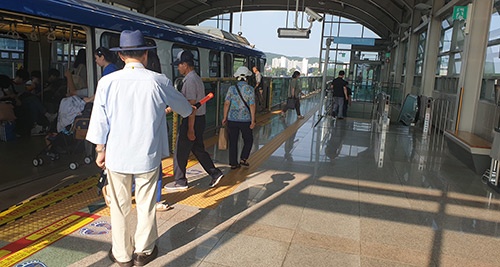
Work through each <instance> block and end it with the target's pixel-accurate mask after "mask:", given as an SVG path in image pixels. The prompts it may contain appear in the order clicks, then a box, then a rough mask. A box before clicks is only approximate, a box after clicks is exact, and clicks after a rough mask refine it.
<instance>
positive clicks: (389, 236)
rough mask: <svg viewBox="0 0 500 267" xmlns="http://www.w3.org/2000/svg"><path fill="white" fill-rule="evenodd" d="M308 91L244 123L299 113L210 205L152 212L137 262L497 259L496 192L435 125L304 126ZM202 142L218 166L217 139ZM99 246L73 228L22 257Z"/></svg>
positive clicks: (271, 123)
mask: <svg viewBox="0 0 500 267" xmlns="http://www.w3.org/2000/svg"><path fill="white" fill-rule="evenodd" d="M314 103H317V99H315V98H312V99H308V100H304V101H303V111H306V112H307V111H308V110H309V111H311V112H310V113H308V115H309V116H306V119H304V121H298V122H297V119H296V116H295V114H292V113H294V112H292V111H290V112H289V114H288V115H287V117H286V118H284V119H282V118H280V117H279V116H278V115H275V116H272V117H271V118H270V120H268V121H266V122H264V123H262V124H261V125H260V126H259V128H258V129H256V131H255V135H256V138H255V140H256V144H255V149H263V148H264V147H265V146H267V145H270V144H272V143H273V142H275V141H276V140H277V139H273V138H274V137H277V136H279V135H280V133H282V132H283V129H284V128H286V127H288V126H292V125H294V123H303V125H302V126H301V127H300V128H299V129H298V131H295V132H291V133H290V134H288V135H287V136H286V138H285V139H284V140H286V141H285V142H283V143H281V144H279V148H278V149H276V150H275V151H272V152H271V153H270V154H268V155H266V157H267V158H255V157H254V158H252V157H251V160H250V163H252V162H262V164H260V165H258V166H252V168H251V169H252V171H251V172H248V173H247V179H246V180H245V181H244V182H243V183H241V184H240V185H239V186H238V187H237V188H236V190H235V191H234V192H233V193H232V194H230V195H229V197H227V198H225V199H224V200H223V201H222V202H221V204H219V205H218V206H217V207H216V208H215V209H200V208H197V207H192V206H187V205H181V204H174V207H175V208H174V209H172V210H170V211H167V212H162V213H158V214H157V215H158V217H157V219H158V225H159V226H158V227H159V233H160V238H159V240H158V246H159V256H158V258H157V259H156V260H154V261H153V262H151V263H150V264H149V265H148V266H203V267H206V266H238V267H240V266H245V267H246V266H266V267H267V266H314V267H319V266H500V253H499V249H500V238H499V236H500V225H499V223H500V199H499V195H498V194H497V193H495V192H494V191H493V190H492V189H491V188H490V187H488V186H487V185H485V184H483V183H482V181H481V177H480V175H477V174H475V173H474V172H473V171H472V170H470V169H469V168H467V167H466V166H465V165H463V164H462V163H461V162H460V161H458V160H457V159H455V158H454V157H453V155H450V154H449V153H448V151H447V148H446V145H445V144H444V143H443V139H442V137H441V136H429V137H427V138H423V137H422V134H421V133H419V130H418V129H417V128H410V127H406V126H399V125H391V126H390V127H389V129H388V131H387V132H381V131H380V130H378V129H377V128H378V127H377V126H376V125H374V124H372V122H371V121H369V120H362V119H355V118H348V119H346V120H338V121H334V120H331V119H329V118H324V119H323V120H322V121H321V122H320V123H319V124H318V125H317V126H316V127H313V125H314V124H315V122H316V119H317V114H312V112H313V110H314V108H315V106H314ZM306 112H303V113H306ZM295 125H296V124H295ZM281 137H283V136H281ZM384 141H385V142H384ZM208 150H209V151H210V152H211V153H212V154H213V155H214V157H215V159H216V161H217V162H218V163H217V165H219V166H221V167H222V168H224V171H225V172H226V173H227V172H229V168H227V164H225V163H226V162H227V151H218V150H217V149H216V148H213V147H210V148H208ZM254 155H256V154H255V151H254ZM260 157H262V156H261V155H260ZM192 169H193V170H194V171H193V173H196V172H195V171H196V170H201V168H200V166H198V165H196V166H194V167H193V168H192ZM240 171H241V170H240ZM242 173H245V172H242ZM198 176H200V175H198ZM205 180H206V179H205ZM167 200H168V194H167ZM99 221H109V218H107V217H106V216H103V217H101V218H99ZM0 229H1V228H0ZM27 234H28V233H27ZM110 246H111V237H110V234H109V233H108V234H102V235H93V236H84V235H81V234H79V232H78V231H77V232H75V233H73V234H71V235H69V236H67V237H65V238H63V239H61V240H60V241H58V242H56V243H54V244H53V245H51V246H50V247H48V248H46V249H44V250H42V251H40V252H38V253H36V254H34V255H32V256H31V257H29V258H28V259H26V260H25V262H27V261H29V260H38V261H40V262H43V263H45V264H46V265H47V266H68V265H70V266H111V265H112V263H111V261H110V260H109V259H108V258H107V252H108V250H109V248H110ZM0 265H1V264H0Z"/></svg>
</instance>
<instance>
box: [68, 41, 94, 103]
mask: <svg viewBox="0 0 500 267" xmlns="http://www.w3.org/2000/svg"><path fill="white" fill-rule="evenodd" d="M85 55H86V53H85V49H84V48H82V49H80V50H78V54H77V55H76V58H75V62H74V63H73V68H72V69H70V68H68V69H67V70H66V72H65V73H64V76H65V77H66V81H67V86H68V96H72V95H79V96H81V97H86V96H87V95H88V94H87V88H88V86H87V63H86V56H85Z"/></svg>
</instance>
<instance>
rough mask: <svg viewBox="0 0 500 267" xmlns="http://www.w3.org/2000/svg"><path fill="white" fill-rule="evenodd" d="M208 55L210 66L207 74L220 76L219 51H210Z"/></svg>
mask: <svg viewBox="0 0 500 267" xmlns="http://www.w3.org/2000/svg"><path fill="white" fill-rule="evenodd" d="M208 57H209V59H208V60H209V62H208V64H209V66H210V71H209V75H210V77H220V52H217V51H210V55H209V56H208Z"/></svg>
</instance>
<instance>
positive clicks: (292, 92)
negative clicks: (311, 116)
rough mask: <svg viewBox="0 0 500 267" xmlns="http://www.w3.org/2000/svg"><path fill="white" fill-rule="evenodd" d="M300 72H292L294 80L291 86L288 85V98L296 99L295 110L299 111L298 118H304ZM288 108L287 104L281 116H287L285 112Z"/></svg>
mask: <svg viewBox="0 0 500 267" xmlns="http://www.w3.org/2000/svg"><path fill="white" fill-rule="evenodd" d="M299 78H300V72H299V71H294V72H293V74H292V80H291V81H290V86H289V87H288V98H290V97H291V98H293V99H294V101H295V112H297V119H303V118H304V116H302V115H301V114H300V93H301V85H300V80H299ZM287 110H288V107H287V105H285V107H284V108H283V110H282V111H281V117H285V114H286V112H287Z"/></svg>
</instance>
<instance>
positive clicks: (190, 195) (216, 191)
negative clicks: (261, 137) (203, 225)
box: [166, 108, 317, 209]
mask: <svg viewBox="0 0 500 267" xmlns="http://www.w3.org/2000/svg"><path fill="white" fill-rule="evenodd" d="M316 111H317V108H313V109H312V110H310V111H309V112H308V113H307V115H306V116H305V117H306V118H305V119H303V120H297V121H296V122H295V123H294V124H292V125H290V126H289V127H287V128H286V129H285V130H284V131H283V132H282V133H280V134H279V135H278V136H276V137H275V138H274V139H273V140H272V142H269V143H267V144H266V145H265V146H263V147H262V148H260V149H259V150H258V151H257V152H255V153H253V154H252V155H250V158H249V159H248V162H249V163H250V167H249V168H241V169H238V170H236V171H231V172H229V173H228V174H226V175H225V177H224V178H223V179H222V180H221V182H220V185H219V186H217V187H216V188H211V189H206V188H200V187H196V186H193V187H190V188H189V189H188V190H185V191H181V192H169V193H168V194H167V197H166V199H167V201H168V202H169V203H181V204H185V205H189V206H195V207H199V208H211V209H213V208H215V207H216V206H217V205H218V204H219V203H220V202H221V201H222V200H224V198H226V197H227V196H229V195H231V194H232V193H233V191H234V190H235V189H236V188H237V187H238V185H239V184H240V183H241V182H243V181H245V180H246V178H247V176H248V175H249V174H251V173H253V172H254V171H255V170H256V169H257V167H258V166H260V165H261V164H262V163H263V162H264V161H265V160H267V158H269V156H271V154H272V153H273V152H274V151H275V150H276V149H278V148H279V147H280V146H281V144H282V143H283V142H285V141H286V139H288V138H289V137H290V136H291V135H292V134H293V133H295V132H297V130H298V129H299V128H300V127H301V126H302V125H303V124H304V123H305V122H306V121H307V119H308V118H310V117H311V116H313V114H314V113H315V112H316ZM270 115H272V114H270Z"/></svg>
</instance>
